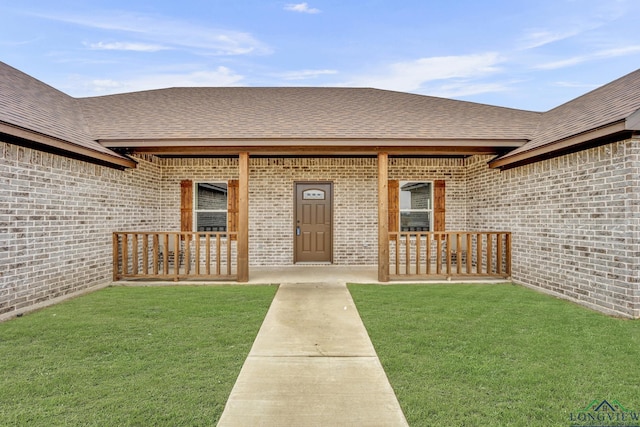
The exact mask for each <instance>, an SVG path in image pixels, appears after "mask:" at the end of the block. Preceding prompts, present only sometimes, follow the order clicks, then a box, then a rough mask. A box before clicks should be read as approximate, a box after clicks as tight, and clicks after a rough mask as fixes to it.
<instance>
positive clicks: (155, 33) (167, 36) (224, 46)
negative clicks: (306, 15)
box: [38, 12, 271, 55]
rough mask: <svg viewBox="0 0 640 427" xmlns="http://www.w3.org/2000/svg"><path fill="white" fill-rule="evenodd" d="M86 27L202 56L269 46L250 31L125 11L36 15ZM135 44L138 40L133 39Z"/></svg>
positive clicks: (249, 51) (259, 50)
mask: <svg viewBox="0 0 640 427" xmlns="http://www.w3.org/2000/svg"><path fill="white" fill-rule="evenodd" d="M38 16H40V17H41V18H45V19H49V20H54V21H61V22H67V23H71V24H75V25H81V26H84V27H89V28H97V29H101V30H108V31H111V32H115V33H127V34H129V37H135V38H138V39H141V40H143V42H140V43H141V44H149V42H151V43H150V44H151V45H159V46H165V47H172V48H186V49H190V50H194V51H195V53H199V54H203V55H246V54H268V53H271V49H270V48H269V47H268V46H266V45H265V44H264V43H262V42H260V41H259V40H257V39H255V38H254V37H253V36H252V35H251V34H250V33H246V32H241V31H231V30H222V29H219V28H212V27H205V26H200V25H197V24H194V23H192V22H188V21H180V20H175V19H170V18H164V17H154V16H147V15H141V14H134V13H125V12H103V13H96V14H93V15H90V16H89V15H85V16H83V15H38ZM136 43H138V42H137V41H136Z"/></svg>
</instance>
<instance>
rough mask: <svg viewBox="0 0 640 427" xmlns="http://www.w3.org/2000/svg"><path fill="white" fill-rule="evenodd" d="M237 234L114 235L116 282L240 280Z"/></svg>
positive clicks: (146, 233) (157, 233) (152, 233)
mask: <svg viewBox="0 0 640 427" xmlns="http://www.w3.org/2000/svg"><path fill="white" fill-rule="evenodd" d="M236 264H237V233H235V232H189V233H184V232H114V233H113V280H116V281H117V280H123V279H163V280H183V279H210V280H216V279H228V280H235V279H236V278H237V276H236V274H237V268H236Z"/></svg>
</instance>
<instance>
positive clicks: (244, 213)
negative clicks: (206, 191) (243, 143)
mask: <svg viewBox="0 0 640 427" xmlns="http://www.w3.org/2000/svg"><path fill="white" fill-rule="evenodd" d="M238 163H239V165H238V169H239V174H240V176H239V179H238V282H245V283H246V282H248V281H249V153H248V152H244V153H240V156H239V162H238Z"/></svg>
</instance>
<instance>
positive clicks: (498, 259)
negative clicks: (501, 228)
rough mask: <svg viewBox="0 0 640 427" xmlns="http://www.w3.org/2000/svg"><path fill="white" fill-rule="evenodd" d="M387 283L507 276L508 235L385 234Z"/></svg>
mask: <svg viewBox="0 0 640 427" xmlns="http://www.w3.org/2000/svg"><path fill="white" fill-rule="evenodd" d="M389 257H390V259H389V261H390V262H389V270H390V271H389V276H390V278H391V279H407V278H449V277H466V276H468V277H499V278H508V277H510V276H511V233H510V232H495V231H491V232H486V231H483V232H476V231H474V232H471V231H451V232H449V231H447V232H418V231H410V232H392V233H389Z"/></svg>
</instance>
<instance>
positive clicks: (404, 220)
mask: <svg viewBox="0 0 640 427" xmlns="http://www.w3.org/2000/svg"><path fill="white" fill-rule="evenodd" d="M432 230H433V182H428V181H427V182H424V181H423V182H414V181H400V231H432Z"/></svg>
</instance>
